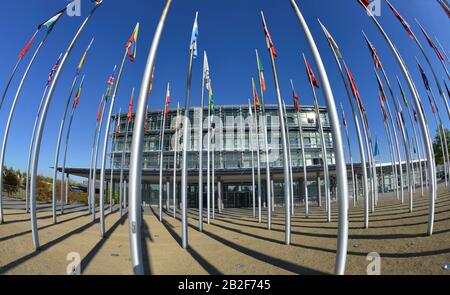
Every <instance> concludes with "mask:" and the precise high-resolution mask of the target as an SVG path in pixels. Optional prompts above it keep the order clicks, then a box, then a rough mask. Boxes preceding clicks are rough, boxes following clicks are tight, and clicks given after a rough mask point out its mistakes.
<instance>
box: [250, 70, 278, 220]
mask: <svg viewBox="0 0 450 295" xmlns="http://www.w3.org/2000/svg"><path fill="white" fill-rule="evenodd" d="M252 85H255V82H254V80H253V78H252ZM253 111H254V113H255V116H254V117H253V118H254V120H255V123H254V126H255V135H256V177H257V178H256V180H257V182H256V183H257V187H258V189H257V193H258V222H259V223H261V222H262V196H261V164H260V163H261V157H260V153H259V152H260V150H261V149H260V145H259V144H260V130H259V124H258V108H257V107H256V103H255V105H254V106H253ZM280 120H281V118H280ZM268 211H270V210H268Z"/></svg>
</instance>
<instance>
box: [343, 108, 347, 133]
mask: <svg viewBox="0 0 450 295" xmlns="http://www.w3.org/2000/svg"><path fill="white" fill-rule="evenodd" d="M342 124H344V127H345V128H346V129H347V128H348V125H347V118H346V117H345V113H344V109H342Z"/></svg>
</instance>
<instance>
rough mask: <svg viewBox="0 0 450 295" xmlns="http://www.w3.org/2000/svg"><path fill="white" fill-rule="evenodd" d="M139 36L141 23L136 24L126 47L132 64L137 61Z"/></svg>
mask: <svg viewBox="0 0 450 295" xmlns="http://www.w3.org/2000/svg"><path fill="white" fill-rule="evenodd" d="M138 35H139V23H137V24H136V27H135V28H134V31H133V35H131V37H130V39H129V40H128V42H127V44H126V45H125V48H126V49H127V54H128V58H129V59H130V61H131V62H134V61H135V60H136V52H137V39H138Z"/></svg>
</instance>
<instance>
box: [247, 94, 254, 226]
mask: <svg viewBox="0 0 450 295" xmlns="http://www.w3.org/2000/svg"><path fill="white" fill-rule="evenodd" d="M248 113H249V117H250V118H249V120H248V123H249V126H248V129H249V140H248V144H249V150H250V152H251V158H252V160H251V161H252V205H253V218H256V185H255V152H254V142H253V111H252V104H251V102H250V99H249V100H248Z"/></svg>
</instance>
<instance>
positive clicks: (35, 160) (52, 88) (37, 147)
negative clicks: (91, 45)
mask: <svg viewBox="0 0 450 295" xmlns="http://www.w3.org/2000/svg"><path fill="white" fill-rule="evenodd" d="M101 3H102V2H98V3H96V4H95V5H94V7H93V8H92V9H91V11H90V13H89V15H88V16H87V17H86V19H85V20H84V22H83V23H82V24H81V26H80V28H79V29H78V32H77V33H76V34H75V36H74V38H73V40H72V42H71V43H70V45H69V47H68V48H67V51H66V52H65V54H64V56H63V58H62V59H61V63H60V66H59V68H58V70H57V71H56V73H55V76H54V79H53V82H52V84H51V86H50V88H49V91H48V94H47V98H46V100H45V103H44V108H43V110H42V116H41V119H40V121H39V125H38V126H39V127H38V129H37V133H36V138H35V143H34V148H33V160H32V165H31V191H30V198H31V231H32V236H33V244H34V247H35V248H36V250H38V249H39V248H40V245H39V234H38V229H37V218H36V193H37V191H36V182H37V173H38V165H39V152H40V150H41V142H42V134H43V132H44V125H45V121H46V119H47V113H48V109H49V107H50V103H51V100H52V97H53V93H54V91H55V88H56V85H57V84H58V80H59V76H60V74H61V71H62V69H63V68H64V65H65V63H66V61H67V58H68V57H69V55H70V53H71V52H72V49H73V47H74V46H75V43H76V42H77V40H78V37H79V36H80V35H81V33H82V32H83V29H84V28H85V27H86V25H87V23H88V22H89V20H90V19H91V17H92V15H93V14H94V12H95V11H96V9H97V8H98V7H99V6H100V5H101Z"/></svg>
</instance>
